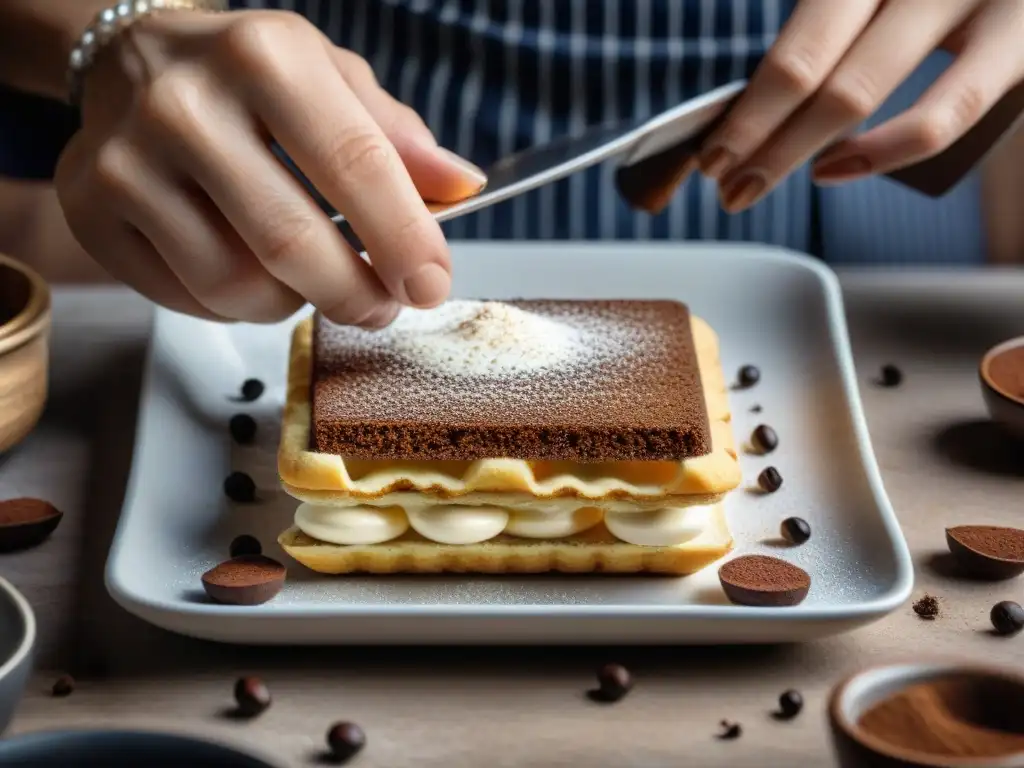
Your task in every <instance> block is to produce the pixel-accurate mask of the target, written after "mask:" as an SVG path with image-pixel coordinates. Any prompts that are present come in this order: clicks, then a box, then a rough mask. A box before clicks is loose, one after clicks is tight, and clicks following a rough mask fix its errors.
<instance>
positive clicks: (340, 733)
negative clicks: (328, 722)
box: [327, 723, 366, 762]
mask: <svg viewBox="0 0 1024 768" xmlns="http://www.w3.org/2000/svg"><path fill="white" fill-rule="evenodd" d="M327 746H329V747H330V748H331V756H332V757H333V758H334V759H335V760H337V761H339V762H344V761H346V760H351V759H352V758H353V757H355V756H356V755H357V754H358V753H359V752H360V751H362V749H363V747H365V746H366V734H365V733H363V729H362V728H360V727H359V726H358V725H356V724H355V723H335V724H334V725H332V726H331V729H330V730H329V731H327Z"/></svg>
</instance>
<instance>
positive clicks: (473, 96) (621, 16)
mask: <svg viewBox="0 0 1024 768" xmlns="http://www.w3.org/2000/svg"><path fill="white" fill-rule="evenodd" d="M792 4H793V3H792V2H791V0H758V1H757V2H751V1H750V0H600V1H598V0H344V2H340V1H339V0H248V2H239V3H235V5H236V6H237V7H250V8H283V9H287V10H294V11H296V12H298V13H301V14H303V15H305V16H306V17H307V18H309V19H310V20H311V21H312V22H313V23H314V24H316V25H317V26H318V27H319V28H320V29H322V30H323V31H324V32H325V33H326V34H327V35H328V36H329V37H330V38H331V39H332V40H333V41H334V42H335V43H337V44H338V45H341V46H343V47H345V48H348V49H350V50H353V51H355V52H357V53H359V54H361V55H362V56H364V57H365V58H366V59H367V60H368V61H369V62H370V64H371V65H372V66H373V69H374V71H375V72H376V74H377V77H378V79H379V80H380V82H381V84H382V85H383V86H384V87H385V88H386V89H387V90H388V91H389V92H390V93H391V94H392V95H394V96H395V97H396V98H398V99H399V100H400V101H403V102H405V103H406V104H408V105H410V106H411V107H413V108H414V109H415V110H416V111H417V112H418V113H419V114H420V115H422V116H423V118H424V119H425V120H426V122H427V124H428V125H429V126H430V128H431V130H433V131H434V134H435V135H436V136H437V137H438V140H439V141H440V142H441V143H442V144H443V145H445V146H446V147H449V148H451V149H453V150H455V151H456V152H458V153H459V154H460V155H463V156H464V157H467V158H469V159H471V160H472V161H473V162H475V163H477V164H478V165H480V166H482V167H484V168H486V167H487V166H488V165H490V164H491V163H492V162H494V161H495V160H496V159H498V158H500V157H502V156H504V155H506V154H509V153H511V152H513V151H516V150H518V149H522V148H525V147H528V146H531V145H533V144H535V143H537V142H541V141H546V140H548V139H550V138H552V137H555V136H560V135H563V134H566V133H569V132H576V131H579V130H581V129H582V128H583V127H585V126H588V125H592V124H597V123H601V122H604V121H615V120H619V119H624V118H633V117H644V116H646V115H650V114H652V113H656V112H658V111H660V110H663V109H666V108H667V107H669V106H672V105H673V104H676V103H678V102H680V101H682V100H683V99H685V98H688V97H691V96H695V95H697V94H700V93H702V92H704V91H708V90H711V89H712V88H713V87H715V86H717V85H721V84H723V83H726V82H729V81H730V80H734V79H736V78H739V77H747V76H749V75H750V73H751V72H752V71H753V69H754V67H755V66H756V64H757V62H758V61H759V60H760V58H761V57H762V56H763V54H764V52H765V51H766V50H767V48H768V46H769V45H770V44H771V42H772V41H773V40H774V38H775V36H776V34H777V32H778V29H779V27H780V24H781V23H782V22H783V21H784V20H785V18H786V16H787V15H788V13H789V11H790V10H791V6H792ZM613 174H614V168H613V167H611V165H609V164H605V165H602V166H599V167H596V168H592V169H590V170H588V171H586V172H584V173H580V174H577V175H575V176H573V177H571V178H569V179H565V180H563V181H561V182H559V183H557V184H553V185H550V186H548V187H546V188H543V189H540V190H537V191H535V192H533V193H530V194H527V195H523V196H521V197H519V198H517V199H515V200H511V201H509V202H507V203H504V204H501V205H497V206H494V207H493V208H491V209H488V210H485V211H481V212H479V213H477V214H474V215H471V216H466V217H464V218H461V219H457V220H455V221H453V222H450V223H448V224H447V225H446V228H447V233H448V235H449V236H450V237H452V238H454V239H460V238H481V239H508V238H515V239H538V238H540V239H564V238H573V239H605V240H609V239H666V238H671V239H677V240H679V239H705V240H752V241H758V242H762V243H773V244H778V245H786V246H789V247H791V248H796V249H799V250H804V251H807V250H810V249H811V247H812V230H813V227H812V220H813V215H812V199H813V198H812V187H811V184H810V180H809V176H808V172H807V169H806V168H803V169H801V170H800V171H798V172H797V173H795V174H794V175H793V176H791V177H790V178H789V179H788V180H787V181H786V182H785V183H784V184H782V185H781V186H780V188H779V189H777V190H776V191H775V192H773V193H772V194H771V195H769V196H768V197H767V198H766V199H765V200H764V201H763V202H761V203H760V204H758V205H757V206H755V207H754V208H753V209H751V210H750V211H747V212H745V213H743V214H740V215H737V216H730V215H728V214H726V213H725V212H723V211H722V210H721V208H720V207H719V204H718V198H717V189H716V186H715V185H714V184H713V183H712V182H709V181H707V180H705V179H703V178H700V177H699V175H694V176H693V177H692V178H691V179H690V180H689V181H688V182H687V184H686V185H685V186H684V188H683V189H682V190H681V191H680V192H679V194H677V195H676V196H675V198H674V199H673V201H672V203H671V205H670V206H669V207H668V208H667V209H666V210H665V211H663V212H662V213H661V214H659V215H657V216H651V215H648V214H645V213H637V212H634V211H632V210H630V209H629V208H628V207H627V206H626V205H624V204H623V202H622V201H621V200H620V199H619V197H618V195H617V194H616V191H615V185H614V180H613Z"/></svg>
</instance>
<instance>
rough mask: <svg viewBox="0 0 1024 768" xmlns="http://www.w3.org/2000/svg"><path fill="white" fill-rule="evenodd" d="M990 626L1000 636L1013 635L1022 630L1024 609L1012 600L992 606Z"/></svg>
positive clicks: (1023, 627) (1023, 626)
mask: <svg viewBox="0 0 1024 768" xmlns="http://www.w3.org/2000/svg"><path fill="white" fill-rule="evenodd" d="M989 618H991V619H992V626H993V627H995V630H996V632H998V633H999V634H1000V635H1015V634H1017V633H1018V632H1020V631H1021V630H1022V629H1024V608H1021V607H1020V605H1019V604H1017V603H1015V602H1013V601H1012V600H1003V602H1001V603H996V604H995V605H994V606H992V613H991V614H990V615H989Z"/></svg>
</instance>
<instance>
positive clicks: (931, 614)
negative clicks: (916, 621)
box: [914, 595, 939, 621]
mask: <svg viewBox="0 0 1024 768" xmlns="http://www.w3.org/2000/svg"><path fill="white" fill-rule="evenodd" d="M914 613H916V614H917V615H918V616H920V617H921V618H922V619H924V620H925V621H934V620H935V618H936V617H937V616H938V615H939V601H938V600H936V599H935V598H934V597H932V596H931V595H925V596H924V597H922V598H921V599H920V600H918V601H917V602H915V603H914Z"/></svg>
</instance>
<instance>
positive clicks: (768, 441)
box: [750, 424, 779, 453]
mask: <svg viewBox="0 0 1024 768" xmlns="http://www.w3.org/2000/svg"><path fill="white" fill-rule="evenodd" d="M750 442H751V443H753V445H754V448H755V450H757V452H758V453H771V452H772V451H774V450H775V449H776V448H778V447H779V436H778V435H777V434H775V430H774V429H772V428H771V427H769V426H768V425H767V424H761V425H760V426H759V427H758V428H757V429H755V430H754V434H753V435H751V438H750Z"/></svg>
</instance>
